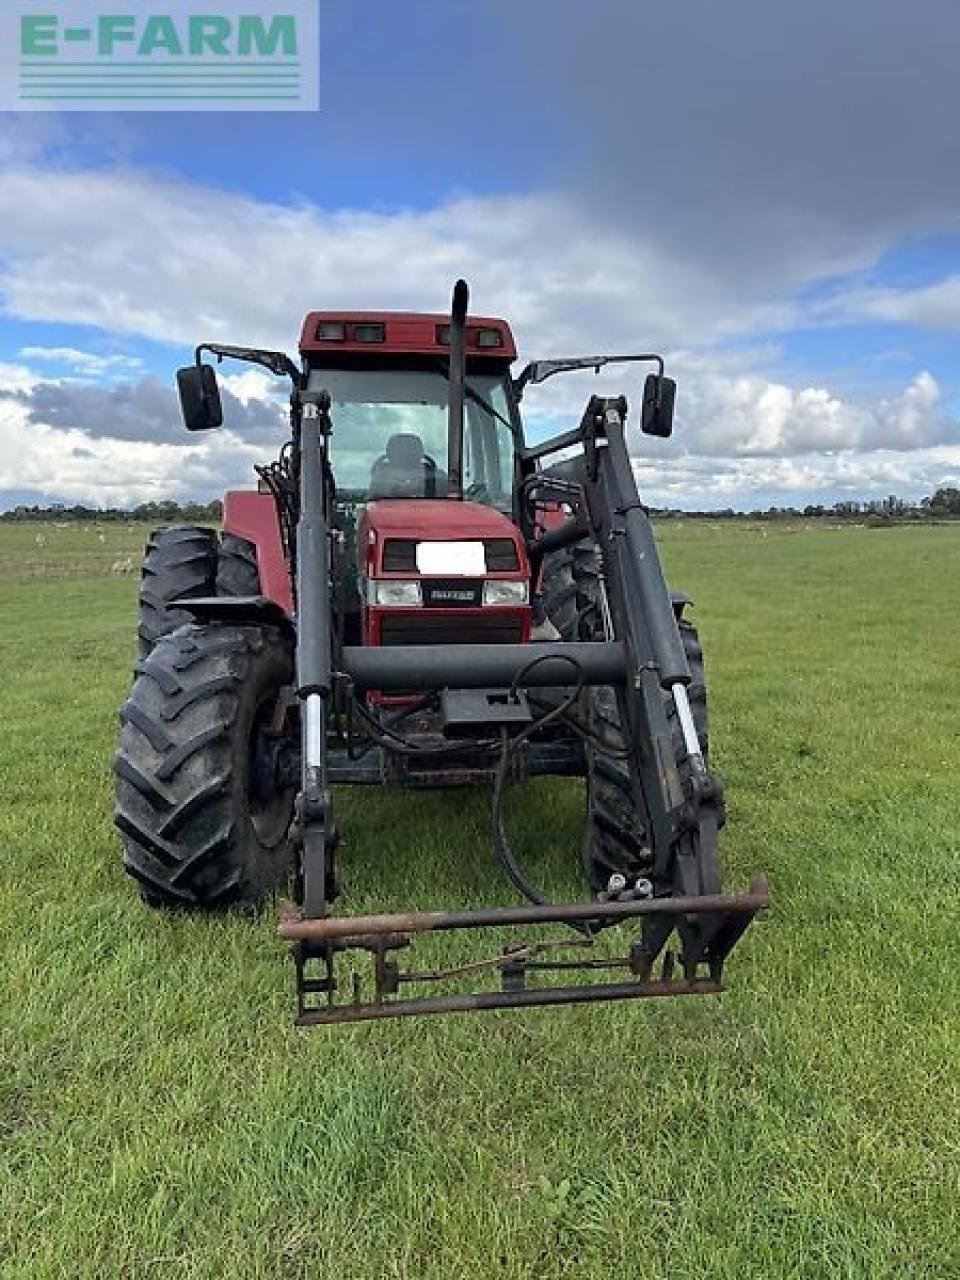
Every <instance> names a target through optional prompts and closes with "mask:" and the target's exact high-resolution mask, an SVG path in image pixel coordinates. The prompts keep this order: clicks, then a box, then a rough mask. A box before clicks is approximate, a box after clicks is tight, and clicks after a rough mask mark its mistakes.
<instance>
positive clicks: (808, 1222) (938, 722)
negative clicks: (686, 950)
mask: <svg viewBox="0 0 960 1280" xmlns="http://www.w3.org/2000/svg"><path fill="white" fill-rule="evenodd" d="M102 534H103V537H102V539H101V531H98V530H96V529H94V528H77V527H62V528H58V527H55V526H50V525H48V526H44V527H43V529H42V530H41V529H38V527H37V526H33V525H21V526H0V602H2V603H0V616H2V619H3V622H2V626H0V669H2V670H3V672H4V678H5V679H4V692H3V694H2V702H0V706H2V711H3V715H2V736H0V849H2V858H3V872H2V876H0V920H2V930H3V969H4V976H3V982H2V1001H3V1009H2V1093H0V1275H2V1276H3V1277H21V1276H23V1277H31V1278H32V1277H48V1276H49V1277H60V1276H63V1277H98V1278H99V1277H178V1278H179V1277H191V1278H193V1277H211V1278H212V1277H222V1276H231V1277H281V1276H282V1277H300V1276H303V1277H307V1276H309V1277H334V1276H336V1277H342V1278H346V1280H361V1278H366V1277H371V1278H380V1277H385V1278H386V1277H410V1278H416V1280H428V1278H433V1277H443V1278H444V1280H445V1278H446V1277H466V1276H469V1277H497V1278H499V1277H531V1278H536V1280H549V1278H551V1277H561V1276H563V1277H566V1276H578V1277H650V1278H660V1277H669V1278H670V1280H688V1278H689V1280H702V1278H705V1277H710V1278H713V1277H717V1278H720V1277H722V1278H724V1280H726V1278H727V1277H729V1278H730V1280H733V1278H734V1277H736V1278H737V1280H746V1278H753V1277H775V1278H778V1277H811V1278H812V1277H849V1278H859V1277H867V1278H870V1280H878V1278H880V1277H956V1276H957V1275H960V994H958V987H960V809H958V797H960V746H958V726H960V586H958V584H960V528H950V527H944V528H894V529H890V530H869V529H849V528H845V529H835V528H829V527H826V526H819V527H811V528H799V527H798V528H792V527H782V528H781V527H771V528H769V529H763V528H754V527H745V526H736V527H731V526H725V527H722V526H719V525H710V524H705V523H697V524H692V523H680V524H675V525H670V526H667V527H666V528H665V529H664V530H663V531H662V542H663V544H664V551H665V555H666V559H667V563H668V567H669V569H670V577H671V581H672V582H673V583H674V584H675V585H677V586H682V587H684V588H685V589H686V590H688V591H689V592H690V593H691V594H692V595H693V596H694V597H695V598H696V600H697V608H696V617H697V619H698V621H699V623H700V626H701V629H702V634H703V637H704V641H705V646H706V652H707V659H708V664H709V674H710V682H711V696H712V714H713V742H714V752H715V754H714V760H715V764H716V766H717V767H718V769H719V770H720V772H721V773H722V775H723V776H724V778H725V779H726V783H727V788H728V808H729V822H728V827H727V830H726V833H725V841H724V851H725V861H726V872H727V883H728V886H730V887H745V886H746V885H747V884H748V883H749V881H750V878H751V877H752V876H753V875H754V874H755V873H756V872H757V871H759V870H765V871H767V872H768V874H769V877H770V880H771V885H772V889H773V893H774V906H773V908H772V909H771V911H770V912H769V913H768V914H767V915H766V917H765V918H764V919H763V920H762V921H760V922H759V923H758V924H757V925H755V926H754V928H753V929H752V930H751V932H750V933H749V935H748V936H747V938H746V939H745V941H744V943H743V944H742V945H741V947H740V949H739V950H738V951H737V952H735V953H734V956H733V958H732V960H731V962H730V965H729V972H728V978H729V990H728V992H727V993H726V994H725V995H724V996H722V997H721V998H719V999H716V1000H713V999H711V1000H696V1001H682V1000H676V1001H656V1002H647V1003H638V1004H629V1005H619V1006H595V1007H592V1008H591V1007H585V1008H577V1009H569V1010H564V1011H550V1010H546V1011H534V1012H532V1013H503V1014H494V1015H491V1014H487V1015H479V1016H455V1017H451V1018H447V1019H437V1020H432V1021H431V1020H427V1019H424V1020H422V1021H416V1022H397V1023H385V1024H380V1025H372V1026H366V1027H364V1026H360V1027H356V1028H345V1029H340V1030H332V1031H326V1030H320V1031H312V1032H307V1031H298V1030H296V1029H294V1028H293V1027H292V1026H291V1008H292V1000H291V972H290V969H289V967H288V961H287V959H286V955H285V952H284V950H283V949H282V947H281V946H280V944H279V943H278V942H277V941H276V939H275V936H274V925H275V920H274V918H273V916H272V915H271V914H269V913H267V914H265V915H264V916H263V917H262V918H261V919H259V920H254V921H251V920H249V919H242V918H228V919H167V918H163V917H161V916H157V915H154V914H151V913H149V912H148V911H147V910H146V909H145V908H144V907H142V906H141V905H140V902H139V899H138V897H137V894H136V890H135V887H134V885H133V883H132V882H131V881H130V880H129V879H128V878H127V877H126V876H125V875H124V874H123V873H122V871H121V869H120V859H119V851H118V847H117V841H116V839H115V837H114V833H113V830H112V828H111V825H110V812H111V790H112V788H111V775H110V758H111V754H112V750H113V744H114V737H115V726H116V709H117V706H118V704H119V703H120V702H121V700H122V699H123V697H124V695H125V691H126V688H127V684H128V679H129V671H130V666H131V650H132V644H133V635H134V607H135V596H136V575H135V574H123V573H118V572H114V571H112V569H111V566H113V565H115V564H116V563H117V562H118V561H119V562H122V561H123V560H124V559H125V558H126V557H128V556H130V557H132V558H133V562H134V564H135V565H136V563H137V561H138V558H139V551H140V547H141V545H142V542H143V540H144V531H143V530H142V529H139V528H136V527H133V526H130V527H127V526H113V525H107V526H105V527H104V529H103V530H102ZM38 535H39V537H40V539H41V542H40V543H38V541H37V539H38ZM525 796H526V799H527V802H528V803H529V806H530V807H529V810H528V812H527V813H526V815H525V816H522V815H520V814H519V813H518V811H517V807H516V804H517V798H516V796H514V798H513V827H514V828H515V829H516V831H517V841H518V845H519V846H520V850H521V852H522V853H523V855H524V857H525V858H527V859H528V860H530V861H531V863H532V865H533V868H534V870H535V871H536V873H537V875H538V876H539V878H540V880H541V881H542V882H543V883H544V884H546V885H547V886H549V887H550V888H551V889H552V890H554V891H556V892H560V891H561V890H568V889H569V887H570V884H571V868H573V866H574V865H575V856H576V855H575V851H576V849H577V846H578V841H579V825H578V823H579V816H580V806H581V795H580V790H579V784H576V783H572V782H564V783H542V784H538V785H536V786H533V787H531V788H529V789H528V790H527V791H526V792H525ZM338 803H339V816H340V818H341V820H342V824H343V826H344V828H345V831H346V843H345V846H344V849H343V873H344V879H345V882H346V888H347V892H348V894H349V905H350V907H351V909H354V908H361V907H364V906H369V905H371V904H372V903H373V902H374V901H378V902H380V903H382V904H383V905H384V906H387V907H399V906H401V905H418V906H427V905H429V904H431V903H450V904H454V903H464V902H471V903H476V902H479V901H484V900H485V901H494V900H496V899H497V897H498V896H499V897H500V898H501V899H502V900H510V894H509V892H508V890H507V889H505V888H504V887H503V886H502V884H501V881H500V877H499V875H498V872H497V870H496V869H495V867H494V865H493V855H492V853H491V850H490V845H489V838H488V825H487V823H488V804H489V800H488V797H487V796H485V795H483V794H476V795H474V794H469V793H455V794H453V795H450V794H446V795H442V794H441V795H433V794H427V795H424V794H406V795H380V794H374V793H371V792H369V791H365V792H362V793H356V792H355V793H352V794H344V795H341V796H340V797H338ZM374 886H376V894H374V892H373V887H374Z"/></svg>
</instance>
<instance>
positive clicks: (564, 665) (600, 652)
mask: <svg viewBox="0 0 960 1280" xmlns="http://www.w3.org/2000/svg"><path fill="white" fill-rule="evenodd" d="M548 657H549V658H550V660H549V661H540V659H543V658H548ZM534 659H537V660H538V661H537V662H536V665H533V666H530V664H531V663H532V662H533V660H534ZM571 660H572V662H574V663H576V665H577V668H578V670H575V668H574V667H573V666H572V665H571ZM527 666H530V670H529V672H528V673H527V674H526V675H525V676H524V678H523V680H522V682H521V683H522V686H523V687H524V688H545V687H550V686H557V685H560V686H566V685H571V684H575V683H576V678H577V677H579V678H582V681H583V683H584V684H585V685H597V684H601V685H622V684H623V682H624V680H625V679H626V671H627V658H626V651H625V649H624V646H623V645H622V644H621V643H619V642H613V643H611V644H604V643H601V642H595V643H592V642H586V641H584V642H581V643H573V642H570V643H566V642H563V641H560V642H557V643H543V644H455V645H431V644H409V645H387V646H384V647H374V646H371V647H369V648H368V647H362V648H361V647H350V646H348V647H347V648H345V649H344V650H343V669H344V672H345V673H346V674H347V675H348V676H350V678H351V679H352V680H353V683H354V685H355V686H356V688H357V689H358V690H361V691H362V690H365V689H378V690H381V691H383V692H389V693H412V692H423V693H426V692H429V691H430V690H432V689H504V688H507V687H509V686H510V685H511V684H512V683H513V680H514V678H515V677H516V676H517V675H519V674H520V672H522V671H523V668H524V667H527Z"/></svg>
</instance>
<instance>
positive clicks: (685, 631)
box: [115, 281, 767, 1023]
mask: <svg viewBox="0 0 960 1280" xmlns="http://www.w3.org/2000/svg"><path fill="white" fill-rule="evenodd" d="M467 297H468V294H467V287H466V285H465V284H464V282H463V281H459V282H458V284H457V286H456V288H455V289H454V294H453V305H452V308H451V313H450V314H448V315H412V314H389V313H367V312H363V313H355V312H351V313H343V312H313V313H311V314H310V315H308V316H307V318H306V321H305V322H304V326H303V333H302V336H301V340H300V355H301V363H300V364H295V363H294V362H293V361H292V360H290V359H289V357H287V356H285V355H283V354H280V353H278V352H273V351H262V350H256V349H249V348H244V347H228V346H221V345H212V344H205V345H204V346H201V347H199V348H198V349H197V352H196V362H195V364H193V365H190V366H189V367H187V368H185V369H181V370H180V372H179V373H178V384H179V391H180V399H181V405H182V408H183V414H184V419H185V422H186V426H187V428H188V429H189V430H191V431H198V430H206V429H209V428H213V427H218V426H220V425H221V423H222V409H221V402H220V395H219V390H218V386H217V380H216V375H215V372H214V369H213V367H212V366H211V365H209V364H206V363H204V362H203V359H202V357H203V353H204V352H205V351H207V352H209V353H211V354H212V355H213V356H215V357H216V358H217V359H218V360H220V359H223V358H224V357H230V358H234V359H239V360H246V361H251V362H253V363H256V364H259V365H261V366H264V367H266V368H267V369H269V370H270V371H271V372H273V373H274V374H276V375H278V376H286V377H289V379H290V381H291V383H292V394H291V397H290V424H291V436H290V439H289V441H288V442H287V443H286V444H284V446H283V448H282V450H281V452H280V456H279V458H278V459H277V461H275V462H273V463H271V464H270V465H268V466H264V467H259V468H257V472H258V475H259V486H258V488H257V490H256V491H252V490H251V491H246V490H244V491H234V492H230V493H228V494H227V496H226V499H225V502H224V512H223V531H222V534H220V535H219V536H218V534H217V532H216V531H215V530H213V529H204V528H196V527H175V528H164V529H160V530H158V531H156V532H155V533H154V534H153V535H152V537H151V539H150V542H149V544H148V546H147V550H146V557H145V560H144V565H143V580H142V589H141V595H140V606H141V608H140V632H139V636H140V661H139V664H138V666H137V670H136V678H135V681H134V685H133V688H132V691H131V693H130V696H129V698H128V700H127V702H126V703H125V704H124V706H123V708H122V711H121V733H120V743H119V749H118V752H117V756H116V765H115V769H116V776H117V806H116V815H115V821H116V825H117V827H118V828H119V831H120V834H121V838H122V841H123V847H124V865H125V867H126V869H127V871H129V872H130V873H131V874H132V875H133V876H135V877H136V879H137V881H138V882H139V885H140V890H141V893H142V895H143V898H144V900H145V901H146V902H147V903H148V904H149V905H151V906H155V907H164V908H175V909H198V908H221V907H228V906H233V905H240V906H248V907H249V906H257V905H259V904H261V903H262V902H263V901H264V900H265V899H266V898H267V897H268V896H269V895H271V894H272V893H273V892H274V891H277V890H281V889H283V888H284V887H285V886H287V885H288V883H290V882H291V881H292V884H293V893H294V898H295V903H296V905H288V906H286V907H285V908H284V910H283V913H282V916H281V923H280V933H281V936H282V937H284V938H286V939H288V940H290V941H291V942H292V943H293V944H294V954H295V959H296V972H297V993H298V1020H299V1021H300V1022H301V1023H324V1022H335V1021H354V1020H360V1019H365V1018H379V1017H389V1016H400V1015H406V1014H412V1013H433V1012H443V1011H448V1010H465V1009H478V1008H495V1007H503V1006H512V1005H531V1004H561V1003H572V1002H578V1001H586V1000H606V999H616V998H629V997H637V996H651V995H669V994H701V993H709V992H715V991H718V990H720V985H721V972H722V968H723V963H724V960H725V958H726V956H727V955H728V953H729V952H730V950H731V948H732V947H733V946H734V945H735V943H736V942H737V940H738V939H739V937H740V935H741V934H742V933H743V931H744V930H745V928H746V927H747V926H748V924H749V923H750V921H751V919H752V918H753V916H754V915H755V914H756V912H757V911H758V910H760V909H761V908H763V907H764V906H765V905H766V902H767V891H766V887H765V885H764V883H763V881H762V879H760V880H758V882H757V883H755V884H754V886H753V887H752V889H751V891H750V892H749V893H746V894H741V895H739V896H725V895H722V894H721V891H720V871H719V864H718V855H717V837H718V831H719V829H720V827H721V825H722V820H723V799H722V792H721V787H720V784H719V783H718V781H717V779H716V778H715V777H714V776H713V774H712V773H711V772H710V771H709V768H708V766H707V725H706V688H705V684H704V675H703V660H702V655H701V650H700V645H699V643H698V640H697V633H696V631H695V629H694V627H693V626H692V625H691V623H690V622H689V621H688V620H687V619H686V618H685V617H684V606H685V603H686V601H685V599H684V598H683V597H677V596H673V597H672V596H671V595H670V593H669V592H668V591H667V588H666V585H665V583H664V579H663V574H662V571H661V567H660V561H659V557H658V554H657V549H656V545H655V543H654V538H653V533H652V530H651V526H650V522H649V519H648V517H647V513H646V511H645V509H644V507H643V505H642V503H641V501H640V499H639V497H638V495H637V488H636V483H635V479H634V474H633V469H632V467H631V464H630V459H629V456H628V452H627V447H626V442H625V435H624V432H625V420H626V414H627V406H626V402H625V401H624V400H623V399H622V398H619V399H601V398H598V397H596V396H594V397H592V398H591V400H590V402H589V404H588V405H587V408H586V411H585V413H584V415H583V419H582V421H581V423H580V425H579V426H578V427H577V428H575V429H574V430H571V431H568V432H566V433H564V434H563V435H560V436H557V437H555V438H553V439H550V440H548V441H546V442H544V443H541V444H536V445H528V444H526V443H525V442H524V437H523V431H522V426H521V420H520V402H521V398H522V396H523V392H524V389H525V387H526V386H527V385H528V384H531V383H538V382H542V381H544V380H545V379H546V378H549V377H552V376H553V375H554V374H558V373H561V372H564V371H566V370H571V369H584V368H594V369H599V368H600V367H601V366H603V365H606V364H609V363H611V362H615V361H645V362H649V363H652V364H654V365H655V366H656V368H655V371H654V372H652V373H650V374H649V375H648V377H647V378H646V382H645V385H644V392H643V402H642V408H641V415H640V426H641V429H642V431H644V432H646V433H648V434H652V435H657V436H668V435H669V434H670V432H671V430H672V417H673V401H674V391H675V385H674V383H673V382H672V381H671V380H670V379H669V378H667V377H665V376H664V372H663V361H662V360H661V359H660V357H658V356H652V355H636V356H590V357H585V358H578V359H570V360H551V361H538V362H535V363H533V364H529V365H527V366H526V368H524V370H523V371H522V373H520V375H519V377H514V376H513V375H512V372H511V368H512V365H513V362H514V360H515V357H516V350H515V346H514V341H513V337H512V335H511V332H510V329H509V327H508V326H507V324H506V323H505V322H504V321H502V320H496V319H489V318H485V317H477V316H473V317H468V316H467ZM545 774H550V775H555V776H557V775H558V776H568V777H574V778H585V779H586V789H585V790H586V816H585V824H586V825H585V835H584V841H583V852H584V864H585V872H586V880H587V882H588V885H589V888H590V890H591V891H592V893H591V895H590V896H588V897H586V899H585V900H584V901H581V902H573V903H551V902H549V901H547V899H546V898H545V897H544V896H543V894H542V893H541V892H540V891H539V890H538V889H537V888H536V886H534V885H533V884H532V883H530V880H529V878H528V876H527V874H526V873H525V871H524V869H523V867H522V866H521V865H520V864H519V862H518V860H517V858H516V857H515V855H514V853H513V851H512V849H511V847H510V843H509V840H508V838H507V834H506V831H505V828H504V821H503V801H504V793H505V789H506V788H507V786H508V784H513V783H515V782H517V781H519V780H521V779H523V778H529V777H534V776H537V775H545ZM464 783H486V784H487V785H489V786H490V787H491V788H492V795H493V803H492V832H493V843H494V846H495V848H496V850H497V852H498V854H499V857H500V860H501V862H502V865H503V868H504V870H505V872H506V875H507V877H508V878H509V880H510V881H511V882H512V884H513V886H514V887H515V889H516V890H517V891H518V893H519V894H520V895H522V896H523V897H524V898H525V899H527V901H526V902H525V903H523V904H514V905H509V906H503V907H496V908H488V909H478V910H463V911H454V912H450V911H446V912H441V911H435V912H422V911H417V912H408V913H403V914H393V915H381V916H336V915H332V914H331V912H330V907H331V904H332V903H333V902H334V901H335V900H336V898H337V897H338V892H339V887H338V876H337V865H336V852H337V843H338V840H337V827H336V824H335V822H334V816H333V794H334V793H333V788H334V787H335V786H337V785H340V784H376V785H382V784H405V785H429V786H438V785H443V784H458V785H462V784H464ZM544 924H562V925H564V926H567V927H568V928H570V929H572V930H573V932H574V934H575V935H576V936H575V937H574V938H573V939H572V941H573V942H574V943H575V944H576V948H577V949H576V954H575V956H574V957H573V958H569V959H561V960H549V959H547V960H545V959H543V958H542V952H543V950H544V948H545V947H548V946H549V947H553V948H556V947H558V946H562V944H561V943H560V942H558V940H557V939H549V940H546V941H544V940H543V939H542V938H541V937H540V936H539V934H538V939H537V940H533V941H530V940H529V939H527V940H524V939H523V938H520V939H518V940H515V941H511V942H509V943H507V944H506V945H505V946H502V947H501V948H500V949H499V950H498V952H497V953H496V954H495V955H494V956H493V957H489V958H487V959H484V960H481V961H479V962H477V963H476V964H470V965H466V966H462V965H461V966H459V967H457V968H456V969H452V970H448V971H441V972H436V971H433V972H428V973H415V972H411V971H410V970H406V969H403V968H401V966H400V965H399V963H398V960H397V953H398V952H400V951H401V950H403V949H404V948H407V947H409V946H410V945H411V944H412V942H413V941H414V940H415V938H416V937H417V935H418V934H420V933H422V932H425V931H431V930H448V929H457V930H460V929H483V928H486V927H490V926H495V927H496V928H497V929H502V928H503V927H507V928H509V929H512V930H517V929H519V930H526V931H527V932H528V933H529V931H530V930H531V929H534V928H535V927H536V928H537V929H539V926H541V925H544ZM616 924H626V926H627V927H628V928H631V939H632V940H631V943H630V946H629V950H628V951H627V953H626V954H625V955H622V956H618V957H615V958H610V957H607V958H600V959H598V958H596V956H595V955H594V956H591V955H590V954H589V953H590V951H591V949H593V946H594V944H595V943H596V942H597V940H598V939H599V938H600V936H601V935H602V934H603V933H604V931H605V930H607V929H609V928H611V927H612V926H614V925H616ZM584 948H586V953H585V951H584ZM353 950H359V951H361V952H368V953H370V955H371V957H372V960H373V989H372V996H371V997H370V998H367V996H366V993H365V988H363V987H362V986H361V984H360V982H359V979H358V977H357V975H356V972H355V971H354V973H353V978H354V984H353V987H352V989H351V990H350V991H349V992H348V993H347V997H346V998H344V992H343V987H344V982H343V981H342V980H341V978H340V973H341V966H340V965H339V963H338V962H339V961H340V959H341V958H342V956H343V953H344V952H347V951H353ZM616 967H620V968H621V969H622V971H623V973H622V980H620V981H607V980H605V979H601V980H600V981H597V980H596V979H597V977H598V971H602V970H604V969H609V968H616ZM474 971H479V972H481V973H486V974H487V975H490V976H492V977H493V978H494V980H495V981H494V985H493V986H492V987H491V986H490V984H489V983H488V984H487V986H486V987H485V988H483V989H481V990H472V989H470V990H464V989H463V984H464V980H465V979H464V975H465V974H472V973H473V972H474ZM558 974H559V975H560V976H559V978H558ZM418 983H420V984H427V985H430V984H433V986H432V987H431V993H430V994H428V995H423V994H420V995H416V996H410V997H408V996H407V995H406V994H405V991H404V988H405V987H407V986H409V985H416V984H418ZM438 987H439V989H440V994H434V993H433V992H434V991H436V990H437V989H438ZM450 988H452V989H450Z"/></svg>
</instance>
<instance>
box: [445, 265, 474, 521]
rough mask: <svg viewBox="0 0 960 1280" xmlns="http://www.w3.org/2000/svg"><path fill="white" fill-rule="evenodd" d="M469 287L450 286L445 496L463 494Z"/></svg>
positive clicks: (464, 285)
mask: <svg viewBox="0 0 960 1280" xmlns="http://www.w3.org/2000/svg"><path fill="white" fill-rule="evenodd" d="M469 301H470V290H469V288H468V287H467V282H466V280H458V281H457V283H456V284H455V285H454V286H453V303H452V306H451V308H450V400H449V405H448V410H447V474H448V484H447V496H448V497H451V498H462V497H463V401H464V384H465V382H466V361H467V356H466V324H467V305H468V303H469Z"/></svg>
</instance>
